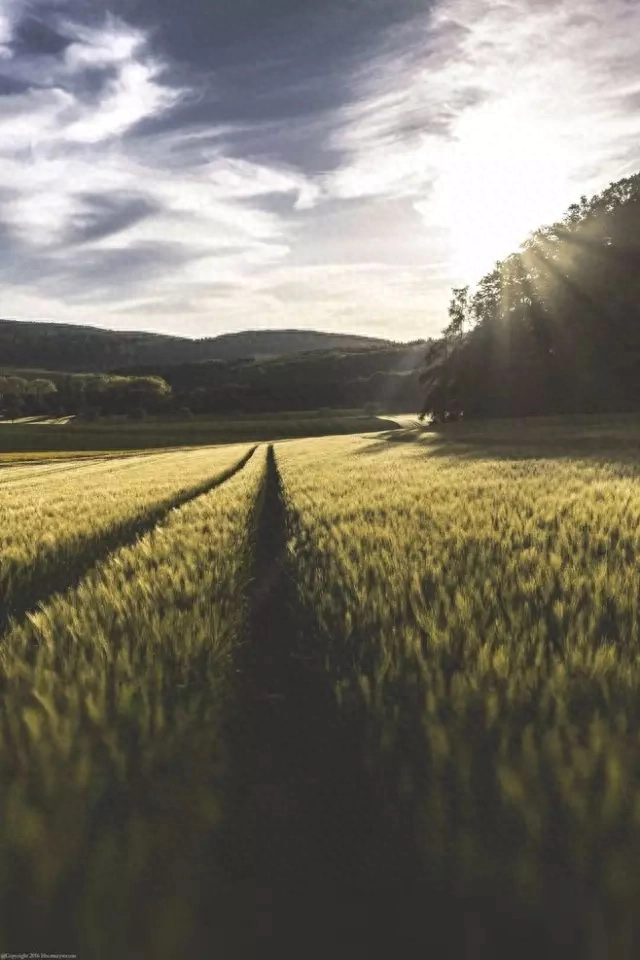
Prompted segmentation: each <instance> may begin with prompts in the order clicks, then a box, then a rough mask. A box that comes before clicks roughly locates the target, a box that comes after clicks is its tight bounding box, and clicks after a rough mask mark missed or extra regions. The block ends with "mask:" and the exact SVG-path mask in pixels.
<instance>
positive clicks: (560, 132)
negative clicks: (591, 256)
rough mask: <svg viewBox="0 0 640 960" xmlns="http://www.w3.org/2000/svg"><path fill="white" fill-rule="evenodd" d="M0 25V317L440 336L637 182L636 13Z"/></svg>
mask: <svg viewBox="0 0 640 960" xmlns="http://www.w3.org/2000/svg"><path fill="white" fill-rule="evenodd" d="M109 10H110V11H111V13H110V14H106V13H105V8H104V6H103V5H102V4H101V3H100V2H99V0H46V2H45V0H30V3H29V4H28V5H27V4H25V3H24V2H23V0H20V2H18V0H0V231H1V232H2V237H3V240H4V241H5V242H4V243H3V249H4V255H3V260H2V262H1V263H0V276H1V277H2V280H3V294H4V302H5V308H4V309H5V310H6V312H7V313H10V314H13V315H14V316H25V317H29V316H31V317H33V316H39V317H42V316H45V317H50V318H52V319H53V318H55V319H64V320H69V321H71V322H76V321H77V322H81V321H84V322H91V321H95V320H96V319H99V320H100V321H101V322H103V323H105V324H110V325H115V326H119V327H137V326H140V325H142V326H145V327H148V328H152V329H159V330H172V331H174V332H185V333H192V334H194V335H195V334H198V335H203V334H205V333H215V332H220V331H224V330H233V329H237V328H246V327H258V326H262V327H264V326H269V325H271V326H316V327H324V328H326V329H334V330H336V329H338V330H340V329H341V330H346V329H354V330H361V331H368V332H378V333H380V334H382V335H390V336H394V337H402V336H406V337H416V336H420V335H423V336H427V335H429V334H430V333H433V332H435V331H436V330H437V329H438V328H439V327H441V326H442V325H443V322H444V320H445V314H446V304H447V300H448V292H449V289H450V287H451V285H453V284H457V283H459V282H461V281H465V280H474V279H477V277H478V276H479V275H480V273H482V272H484V269H485V268H487V267H488V266H490V265H491V258H492V257H495V256H498V255H501V254H502V253H507V252H509V251H510V249H512V248H513V246H515V245H517V243H518V242H519V241H520V240H521V239H524V236H525V235H526V233H527V232H528V231H529V230H530V229H533V228H535V227H536V226H538V225H539V224H540V223H541V222H544V221H545V220H547V219H550V218H551V219H552V218H555V217H556V216H558V215H559V214H561V213H562V211H563V209H564V208H565V207H566V206H567V205H568V204H569V203H570V202H572V201H573V200H575V199H576V198H577V197H579V196H580V194H582V193H590V192H592V191H594V190H597V189H599V188H600V187H602V186H604V185H606V184H607V183H608V182H609V181H610V180H612V179H615V178H617V177H618V176H622V175H625V174H628V173H630V172H632V171H634V170H635V169H636V168H637V167H638V166H640V162H639V161H640V148H639V147H638V144H639V143H640V139H639V136H638V135H639V134H640V110H639V105H640V72H639V70H638V66H637V56H636V42H635V38H636V37H637V34H638V29H640V8H639V7H638V5H637V4H635V3H630V2H628V0H607V3H606V4H605V3H602V2H601V0H583V2H582V3H581V4H580V5H579V7H576V5H575V3H573V2H572V0H433V2H428V0H358V2H351V0H325V2H323V3H322V4H312V3H304V2H300V0H273V2H272V3H269V4H265V3H264V2H263V0H235V2H234V3H217V2H216V3H213V2H211V0H180V2H178V0H136V2H135V3H133V2H131V0H110V3H109Z"/></svg>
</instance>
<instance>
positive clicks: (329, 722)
mask: <svg viewBox="0 0 640 960" xmlns="http://www.w3.org/2000/svg"><path fill="white" fill-rule="evenodd" d="M501 431H502V432H501V434H500V442H499V443H497V444H496V443H494V444H492V443H491V442H490V439H489V440H488V439H487V437H486V436H483V437H481V438H480V439H478V440H477V441H476V442H474V443H466V444H459V443H455V442H447V441H446V440H443V438H442V437H441V436H438V435H436V434H432V433H429V432H428V431H420V430H419V429H417V428H416V429H414V428H411V429H408V430H406V431H403V432H398V431H396V433H395V434H394V435H391V434H380V435H377V436H360V437H359V436H352V437H330V438H322V439H310V440H294V441H288V442H286V443H285V442H283V443H279V444H277V445H276V446H275V451H273V450H271V451H269V452H268V451H267V449H266V447H264V446H262V447H259V448H258V449H257V451H255V452H253V451H252V448H247V447H242V446H240V447H239V446H235V447H219V448H209V449H202V450H198V451H192V452H188V453H184V452H182V453H166V454H158V455H146V456H140V457H139V458H130V459H128V460H124V459H122V460H120V461H118V460H110V461H108V462H87V463H80V462H67V463H65V464H46V463H45V464H43V465H40V466H34V467H29V468H26V467H20V468H18V467H14V468H7V470H6V471H3V473H2V476H1V477H0V512H1V515H2V519H3V521H4V523H3V529H2V534H1V537H2V541H1V544H2V554H1V556H2V565H1V566H0V585H1V586H2V590H3V603H4V604H5V619H4V626H3V630H4V633H3V636H2V639H1V641H0V689H1V691H2V710H1V712H0V783H1V785H2V793H1V795H0V804H1V809H0V824H1V826H0V885H1V886H2V891H3V894H4V896H3V898H2V899H3V904H4V906H3V910H2V912H1V913H0V938H2V941H3V942H5V939H6V938H7V937H14V938H15V937H16V936H18V935H19V933H20V931H24V930H25V929H27V928H28V929H31V930H32V931H34V932H35V935H37V936H38V937H40V939H41V940H43V941H44V940H46V938H47V937H50V936H51V935H52V932H53V933H55V934H56V935H57V936H58V938H59V939H60V940H62V941H64V942H65V943H67V944H76V945H78V946H79V948H80V949H82V948H84V949H86V950H87V951H88V952H90V953H91V955H95V956H100V957H102V956H105V957H107V956H113V955H116V954H117V953H118V952H122V954H123V955H134V954H135V955H136V956H149V957H165V956H166V957H169V956H176V955H186V953H185V951H188V950H196V951H200V950H202V949H203V944H205V945H206V949H209V948H212V949H213V947H214V946H215V948H216V949H217V950H219V951H221V952H222V955H228V956H235V955H240V952H239V950H238V949H237V944H238V943H239V942H240V941H241V940H242V931H243V929H244V928H246V929H247V930H249V929H251V928H252V927H253V926H254V925H256V924H257V926H256V929H258V930H260V931H264V930H265V929H267V930H268V929H271V930H272V935H273V936H275V934H274V933H273V930H275V929H278V928H277V923H276V921H275V920H274V921H273V924H272V927H271V928H270V927H269V923H268V922H267V921H265V920H264V917H265V915H268V916H269V917H271V918H273V917H276V918H279V919H278V922H282V924H283V925H285V926H286V925H287V924H288V925H289V927H290V929H291V930H292V931H293V930H295V929H297V927H296V923H298V925H299V927H300V929H302V926H303V921H302V919H300V918H301V917H303V916H304V918H305V919H304V923H305V924H307V926H308V924H309V923H313V922H315V920H314V918H315V919H316V920H317V918H318V917H320V916H324V918H325V919H324V920H323V921H322V922H321V923H322V924H324V925H325V927H326V930H325V933H326V936H327V942H328V943H332V942H333V943H339V942H344V943H347V942H349V943H355V944H356V945H357V944H358V943H363V942H364V939H363V938H364V937H365V934H364V932H363V931H364V930H365V929H366V930H369V931H371V929H374V928H375V929H376V930H377V931H382V930H383V928H384V932H385V933H386V934H387V935H389V936H390V937H391V941H390V942H391V943H392V944H393V943H395V944H396V946H398V948H400V946H401V945H402V944H404V945H405V946H406V945H407V944H409V943H410V938H412V937H413V938H414V942H417V941H416V938H418V939H419V940H420V946H421V948H422V947H428V946H429V945H430V946H431V948H432V949H433V950H435V951H436V952H437V951H440V953H439V954H438V955H444V954H443V953H442V949H443V948H442V947H441V944H443V943H445V944H447V949H448V950H449V951H450V952H449V955H451V956H467V955H469V956H485V955H486V956H489V955H495V951H496V950H497V949H499V948H500V946H507V947H508V948H511V946H513V944H514V943H515V944H520V947H519V948H518V949H519V950H520V955H522V956H524V955H527V956H529V955H531V956H539V955H540V951H541V950H545V951H547V952H551V953H553V950H554V949H557V955H558V956H580V957H589V958H591V957H593V958H594V960H595V958H600V957H603V956H607V957H612V958H621V960H622V958H626V957H631V956H633V955H635V950H636V946H637V945H638V942H639V940H638V937H639V936H640V930H639V927H638V923H637V919H636V912H637V911H636V905H637V902H638V898H639V896H640V866H639V864H640V856H639V855H640V780H639V772H640V706H639V704H640V696H639V694H640V655H639V639H640V637H639V630H640V628H639V616H638V602H639V587H638V558H639V557H640V484H639V482H638V481H639V479H640V457H636V456H635V454H633V452H631V453H630V452H629V447H628V443H627V440H628V438H625V445H624V447H623V448H620V450H618V449H617V448H616V446H615V444H613V443H612V444H609V445H604V447H603V449H602V450H601V451H598V450H597V449H596V450H595V451H594V450H588V451H585V450H584V449H581V448H580V445H579V444H576V446H575V448H572V446H571V442H570V438H569V440H567V441H566V442H564V441H563V443H562V444H561V445H559V444H558V443H557V438H555V436H552V435H550V436H549V437H548V438H545V433H544V430H537V431H536V435H535V438H534V439H533V440H532V441H531V442H528V441H527V437H526V436H525V435H523V433H522V431H520V430H518V431H514V432H513V434H512V435H511V436H510V435H508V433H507V434H505V431H504V428H503V427H501ZM403 440H404V441H406V442H402V441H403ZM105 542H106V547H105ZM76 556H80V557H81V558H82V562H80V561H78V562H77V563H76V564H75V565H74V560H73V558H74V557H76ZM34 584H35V585H36V587H35V588H34V586H33V585H34ZM16 598H17V599H16ZM265 598H267V599H266V600H265ZM301 691H302V693H301ZM283 731H284V733H283ZM290 738H291V740H292V743H289V739H290ZM285 740H286V741H287V743H286V745H283V744H284V741H285ZM280 741H282V742H280ZM292 744H293V745H292ZM353 784H357V786H356V787H354V786H353ZM316 795H317V798H318V799H317V800H316ZM296 811H297V812H296ZM326 811H329V813H327V812H326ZM360 812H362V816H360ZM349 818H351V819H350V820H349V823H348V824H347V828H345V825H344V824H343V823H341V819H344V820H345V821H346V820H348V819H349ZM358 820H361V821H362V822H365V821H366V822H367V823H371V824H375V829H374V828H373V827H371V828H370V829H369V833H368V834H366V833H365V832H362V835H360V833H359V832H358V829H352V828H351V824H352V823H355V822H357V821H358ZM320 822H321V824H322V830H323V831H325V834H326V835H323V836H324V839H323V841H322V844H321V846H320V847H318V845H317V842H316V840H313V841H312V840H310V839H309V836H310V835H311V834H313V832H314V829H315V828H314V824H315V825H316V827H318V829H320V827H319V826H318V824H319V823H320ZM332 831H333V832H334V833H335V836H334V837H333V840H332V838H331V835H330V834H331V832H332ZM386 831H388V836H389V837H394V838H395V839H394V840H393V842H391V841H388V840H385V832H386ZM338 833H339V835H340V837H341V838H342V839H340V842H337V841H336V837H337V835H338ZM307 835H309V836H307ZM265 836H269V837H271V839H269V841H268V842H266V841H265ZM345 837H346V840H344V838H345ZM323 847H326V848H327V850H329V851H330V854H328V855H327V857H328V859H327V861H326V863H325V862H324V861H323V866H322V869H320V867H318V866H317V864H315V863H314V858H318V859H322V857H324V853H323V852H322V848H323ZM349 857H351V858H352V860H353V862H354V863H356V866H357V870H356V869H355V868H354V870H351V867H350V866H349V865H348V863H347V860H348V858H349ZM331 858H333V859H331ZM341 858H342V860H341ZM350 862H351V861H349V863H350ZM408 864H410V866H407V865H408ZM345 865H346V866H345ZM347 867H348V869H347ZM402 871H404V873H403V872H402ZM254 874H255V877H254V876H253V875H254ZM356 874H357V876H356ZM15 877H19V878H20V883H19V884H17V885H16V883H15ZM252 877H253V879H252ZM282 877H285V878H286V879H285V880H282ZM256 878H257V879H256ZM327 878H330V880H328V879H327ZM402 878H404V879H402ZM336 884H337V886H336ZM402 884H404V886H402ZM305 885H306V889H307V890H308V897H307V899H308V900H309V901H310V900H312V899H313V901H314V904H315V905H314V906H313V909H312V908H311V907H310V906H309V904H308V903H307V904H305V903H302V900H301V903H302V906H301V912H300V915H299V918H298V920H296V917H295V916H294V914H295V910H294V909H293V907H292V906H291V904H292V903H293V901H292V900H291V896H292V891H293V892H294V894H295V896H296V897H297V896H298V891H302V892H301V893H300V896H301V897H302V898H303V899H304V889H305ZM332 885H333V887H334V888H335V889H337V890H338V891H339V895H340V899H341V901H342V906H341V907H340V911H341V912H340V918H341V919H340V924H341V925H340V924H338V921H337V920H336V921H335V925H334V926H333V927H331V922H332V921H331V917H332V913H331V911H330V910H329V908H328V907H327V903H329V902H330V898H328V894H327V888H328V887H329V886H332ZM267 888H268V889H267ZM382 890H384V897H383V896H382V893H381V892H380V891H382ZM274 891H276V892H274ZM363 891H364V892H363ZM372 891H373V892H372ZM407 891H408V892H407ZM334 892H335V891H334ZM376 897H377V898H378V899H376ZM251 898H255V899H253V900H252V899H251ZM381 900H382V901H383V902H384V903H385V905H386V906H387V907H388V909H387V910H386V911H385V910H381V908H380V901H381ZM316 901H317V903H316ZM296 902H297V901H296ZM331 902H333V900H331ZM265 904H267V906H265ZM356 904H357V906H356ZM363 904H364V906H363ZM407 904H410V905H411V908H410V909H409V907H408V906H407ZM349 905H352V906H353V910H352V913H353V916H354V917H356V919H353V929H352V928H351V927H349V930H350V931H351V932H350V933H349V934H348V935H347V933H346V932H345V930H346V929H347V926H348V925H349V923H351V922H352V921H351V920H349V919H348V914H349V909H350V908H348V906H349ZM307 908H308V909H307ZM296 909H297V908H296ZM265 911H266V914H265ZM305 911H307V912H305ZM314 911H316V912H314ZM403 911H404V912H403ZM409 912H410V913H411V914H412V920H411V921H408V920H407V914H408V913H409ZM385 914H386V915H385ZM336 915H337V914H336ZM241 917H244V919H239V918H241ZM256 917H258V920H255V918H256ZM345 917H347V919H345ZM214 919H215V923H214ZM416 920H418V921H419V922H416ZM254 921H255V922H254ZM318 922H320V921H318ZM212 923H213V925H214V926H215V928H216V931H217V932H216V933H215V934H214V933H212V932H211V924H212ZM410 923H413V924H414V926H413V927H412V928H411V929H409V925H408V924H410ZM358 924H360V925H359V926H358ZM376 924H377V925H378V926H376ZM329 930H331V931H332V932H331V935H329V933H328V932H326V931H329ZM354 931H356V932H354ZM245 932H246V931H245ZM260 936H262V937H264V936H265V934H264V932H263V933H261V934H260ZM349 936H351V937H352V940H348V937H349ZM381 936H382V934H381ZM403 936H404V937H405V940H403V939H402V937H403ZM332 938H333V939H332ZM341 938H342V940H341ZM420 938H422V939H420ZM320 940H321V938H320V939H318V938H316V941H315V945H316V946H317V947H318V953H319V952H320ZM49 942H51V941H50V940H49ZM243 942H246V938H245V941H243ZM379 942H380V943H382V942H383V940H382V939H381V940H380V941H379ZM259 943H260V937H258V939H257V940H255V942H254V943H253V947H254V948H256V949H257V948H258V946H259ZM132 944H133V945H134V947H133V948H132ZM563 944H564V946H563ZM568 944H569V945H571V946H570V947H569V946H567V945H568ZM312 946H313V945H311V946H309V945H308V950H307V953H308V955H311V953H312V949H311V947H312ZM356 948H357V947H355V948H354V949H356ZM527 949H528V950H529V951H530V952H529V953H527V952H526V951H527ZM310 951H311V952H310ZM492 951H493V952H492ZM313 955H315V954H313ZM354 955H356V956H357V955H358V954H357V952H356V953H355V954H354Z"/></svg>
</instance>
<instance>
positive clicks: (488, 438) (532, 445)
mask: <svg viewBox="0 0 640 960" xmlns="http://www.w3.org/2000/svg"><path fill="white" fill-rule="evenodd" d="M396 444H413V445H415V447H416V456H417V457H420V456H422V455H425V456H429V457H447V458H449V457H456V458H459V459H467V460H505V459H508V460H539V459H543V460H556V459H579V460H592V461H595V462H604V461H606V462H609V463H611V462H619V463H621V464H634V463H637V462H638V460H639V459H640V428H639V429H637V430H621V429H616V428H613V429H609V430H607V429H606V428H601V429H599V430H598V429H593V430H588V429H587V430H585V429H582V430H581V429H580V428H571V427H570V426H567V427H565V428H563V429H558V428H555V429H554V428H553V427H550V428H545V427H532V426H531V425H521V424H519V423H518V422H517V421H514V423H513V425H512V426H511V428H510V429H503V430H492V429H491V426H490V425H487V426H484V425H483V426H480V425H478V427H477V428H476V429H470V428H469V427H468V426H467V425H465V426H464V427H462V425H458V424H451V425H448V426H426V427H423V428H419V427H418V428H415V427H410V428H402V429H400V430H395V431H385V432H384V433H380V434H378V435H377V437H376V440H375V442H372V443H370V444H369V445H368V446H367V447H365V448H363V449H361V450H359V451H358V452H357V455H358V456H361V457H371V456H375V455H376V454H379V453H383V452H385V451H387V452H388V451H389V450H390V449H393V447H394V445H396Z"/></svg>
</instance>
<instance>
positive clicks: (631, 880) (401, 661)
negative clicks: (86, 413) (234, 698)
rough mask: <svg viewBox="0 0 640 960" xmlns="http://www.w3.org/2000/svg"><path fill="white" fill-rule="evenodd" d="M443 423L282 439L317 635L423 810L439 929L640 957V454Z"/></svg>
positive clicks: (378, 756) (401, 804)
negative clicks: (445, 430)
mask: <svg viewBox="0 0 640 960" xmlns="http://www.w3.org/2000/svg"><path fill="white" fill-rule="evenodd" d="M536 439H537V440H538V441H540V440H542V439H543V438H542V436H541V435H540V436H538V437H537V438H536ZM436 441H437V438H434V437H433V436H431V437H429V435H424V436H423V439H422V441H420V439H417V442H415V443H405V444H397V443H392V442H387V443H386V444H385V442H378V443H374V444H372V443H371V442H368V441H366V440H354V439H335V440H328V441H321V442H320V443H313V444H312V443H307V442H300V443H298V444H296V445H293V444H292V445H288V446H287V448H286V449H285V448H283V450H282V453H281V458H280V459H281V470H282V474H283V478H284V481H285V485H286V488H287V491H288V495H289V498H290V503H291V509H292V510H293V511H294V512H295V514H296V516H297V518H298V532H297V535H296V538H295V541H294V542H293V543H292V545H291V551H292V555H293V563H294V567H295V579H296V582H297V584H298V595H299V603H300V605H301V606H302V607H304V608H306V609H307V610H308V618H309V620H310V622H311V623H312V624H313V628H312V629H311V630H308V631H307V636H308V638H309V644H310V650H311V651H312V652H313V651H315V653H316V655H320V656H322V658H323V660H324V665H325V670H326V673H327V675H328V677H330V678H331V682H332V684H333V689H334V693H335V697H336V701H337V703H338V704H340V705H341V709H343V710H345V711H350V712H352V713H354V714H356V715H358V714H360V715H362V716H364V717H366V727H367V730H368V744H369V747H368V750H369V755H370V756H371V757H372V758H373V759H372V763H373V765H374V767H375V768H376V769H377V770H378V772H379V774H380V776H381V778H382V780H383V781H384V784H385V788H386V789H387V791H388V790H389V789H390V787H389V784H390V783H392V784H394V785H395V786H394V787H393V788H392V793H393V796H394V797H395V799H394V801H393V802H394V803H395V804H396V807H397V809H398V810H402V811H403V814H402V815H403V816H404V817H405V818H410V819H411V822H412V823H413V834H414V838H415V843H416V845H417V847H418V848H419V849H420V850H421V852H422V858H423V863H424V870H425V874H424V883H425V889H429V890H430V892H431V895H432V896H434V898H435V899H434V901H433V902H434V903H439V904H440V910H438V908H436V910H435V911H434V916H433V918H432V921H431V922H432V933H433V936H434V942H435V938H436V936H437V931H438V924H439V922H440V927H441V930H440V932H441V933H442V935H443V938H444V939H446V938H447V937H449V938H451V937H452V936H453V935H454V934H455V933H459V934H460V936H464V937H466V938H467V940H465V942H464V943H462V942H460V943H459V944H458V949H460V950H465V949H466V950H469V949H472V947H471V944H472V943H473V942H476V941H477V942H478V943H480V942H481V941H482V939H483V938H485V940H487V938H489V939H488V941H487V942H492V941H491V938H497V936H498V932H500V934H501V935H506V933H507V932H508V928H509V923H510V922H513V929H512V931H511V933H512V934H513V942H512V943H511V947H512V948H515V945H516V944H517V943H518V940H519V939H520V940H521V939H522V934H523V931H525V930H527V937H528V938H529V939H528V942H527V944H526V945H523V944H521V946H520V955H523V951H524V950H525V949H528V950H530V951H531V954H532V955H533V956H536V955H540V953H539V951H540V950H543V949H549V948H550V947H552V946H553V945H554V943H555V944H557V943H558V942H560V941H561V940H562V938H566V937H567V936H568V937H569V939H570V940H571V942H572V943H573V944H574V948H575V950H576V953H575V955H576V956H580V957H587V956H593V957H601V956H605V955H606V956H608V957H612V956H620V957H623V956H631V953H627V952H625V951H626V950H630V949H631V947H630V945H631V944H632V943H634V942H636V941H637V937H638V929H637V925H636V923H635V919H634V917H635V906H634V905H635V904H636V903H637V899H638V896H639V895H640V868H639V866H638V864H639V863H640V859H639V854H640V781H639V779H638V773H639V770H640V753H639V752H638V743H639V741H640V708H639V704H640V699H639V696H638V695H639V693H640V659H639V658H638V644H639V640H640V631H639V617H638V602H639V595H638V587H637V565H638V558H639V557H640V487H639V485H638V480H639V479H640V462H639V461H638V458H636V459H635V460H634V461H633V462H629V461H628V460H625V461H624V462H617V461H616V460H609V461H607V460H606V459H604V460H602V459H600V460H593V459H589V458H587V459H581V458H580V455H579V454H578V455H572V454H571V449H570V444H569V445H568V448H565V450H564V455H563V456H561V457H558V456H557V455H556V452H555V450H554V445H553V444H551V456H550V457H545V456H544V454H542V453H540V451H539V449H536V450H535V451H534V452H533V455H532V451H531V450H527V447H526V440H525V442H524V445H523V441H522V438H521V436H520V437H519V434H518V432H517V431H514V430H512V433H511V437H510V445H511V450H508V449H505V448H504V446H503V448H502V450H501V453H500V455H499V456H497V455H496V454H495V452H492V451H488V452H487V451H485V455H484V456H483V453H482V451H481V450H479V449H477V448H476V449H475V451H474V457H473V458H471V459H470V458H468V457H465V456H461V455H460V453H459V452H458V450H457V446H456V444H455V443H453V444H451V445H450V446H449V448H447V447H446V446H445V447H443V446H442V444H441V443H438V442H436ZM382 771H384V773H382ZM429 877H431V878H432V879H433V883H432V885H431V886H430V885H429V883H428V882H427V881H428V878H429ZM436 892H437V897H436ZM497 904H500V907H499V908H498V907H497V906H496V905H497ZM587 904H588V909H586V905H587ZM464 909H466V910H468V911H469V912H470V922H469V923H467V924H462V925H461V924H459V923H458V924H457V925H456V923H455V921H454V918H455V915H456V913H457V912H459V911H462V910H464ZM478 910H479V911H480V912H479V913H478ZM476 914H477V915H476ZM509 917H511V921H509V920H508V918H509ZM529 927H530V928H531V929H532V930H533V931H534V932H535V935H536V936H537V938H538V939H537V940H535V938H534V937H533V934H530V932H529ZM474 938H475V940H474ZM493 942H498V941H497V939H494V940H493ZM452 943H453V941H450V946H452ZM454 955H456V954H455V953H454ZM527 955H528V954H527Z"/></svg>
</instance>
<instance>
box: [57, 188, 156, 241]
mask: <svg viewBox="0 0 640 960" xmlns="http://www.w3.org/2000/svg"><path fill="white" fill-rule="evenodd" d="M77 199H78V203H79V204H80V205H81V209H80V210H79V211H78V213H76V215H75V216H74V218H73V222H72V223H71V224H70V225H69V228H68V230H67V233H66V236H65V242H66V243H68V244H70V245H75V244H82V243H88V242H90V241H93V240H101V239H104V238H105V237H110V236H113V235H114V234H116V233H120V232H121V231H122V230H126V229H127V227H131V226H133V225H134V224H136V223H139V222H140V221H141V220H144V219H146V218H147V217H150V216H152V215H153V214H154V213H158V212H159V210H160V205H159V204H158V203H155V202H153V201H152V200H150V199H149V198H148V197H145V196H142V195H136V194H132V195H127V194H123V193H116V194H106V193H102V194H99V193H94V194H91V193H85V194H80V195H79V196H78V198H77Z"/></svg>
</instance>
